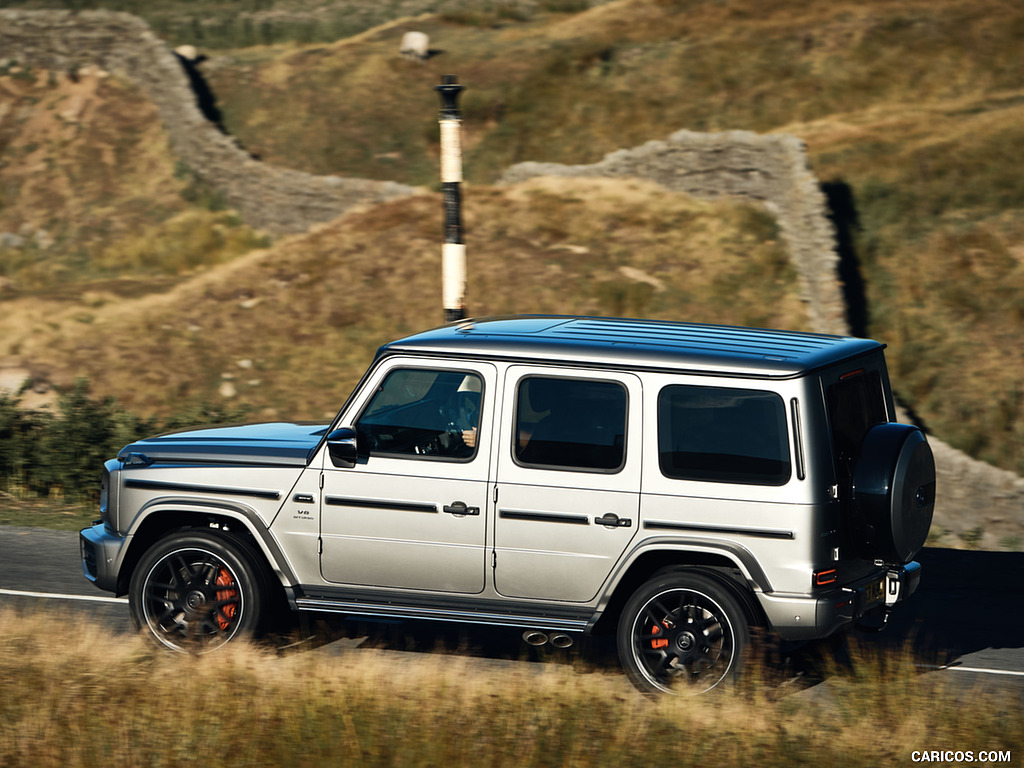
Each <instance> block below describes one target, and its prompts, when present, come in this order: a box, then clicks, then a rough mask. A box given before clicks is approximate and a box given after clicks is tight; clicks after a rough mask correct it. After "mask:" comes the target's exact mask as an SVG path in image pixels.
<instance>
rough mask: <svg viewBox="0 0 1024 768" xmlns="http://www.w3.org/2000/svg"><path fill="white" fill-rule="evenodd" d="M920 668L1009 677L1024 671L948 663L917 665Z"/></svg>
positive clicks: (1018, 675) (1021, 674)
mask: <svg viewBox="0 0 1024 768" xmlns="http://www.w3.org/2000/svg"><path fill="white" fill-rule="evenodd" d="M919 666H920V667H921V668H922V669H934V670H937V671H940V672H979V673H981V674H986V675H1010V676H1011V677H1024V672H1016V671H1014V670H1012V669H989V668H988V667H954V666H950V665H948V664H947V665H943V666H941V667H939V666H935V665H934V664H921V665H919Z"/></svg>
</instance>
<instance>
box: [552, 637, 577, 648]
mask: <svg viewBox="0 0 1024 768" xmlns="http://www.w3.org/2000/svg"><path fill="white" fill-rule="evenodd" d="M572 643H573V640H572V637H570V636H569V635H563V634H557V635H552V636H551V644H552V645H553V646H555V648H569V647H570V646H571V645H572Z"/></svg>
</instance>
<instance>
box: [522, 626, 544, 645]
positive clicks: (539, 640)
mask: <svg viewBox="0 0 1024 768" xmlns="http://www.w3.org/2000/svg"><path fill="white" fill-rule="evenodd" d="M523 640H524V641H525V642H527V643H529V644H530V645H544V643H546V642H547V641H548V636H547V635H545V634H544V633H543V632H538V631H537V630H536V629H528V630H526V631H525V632H523Z"/></svg>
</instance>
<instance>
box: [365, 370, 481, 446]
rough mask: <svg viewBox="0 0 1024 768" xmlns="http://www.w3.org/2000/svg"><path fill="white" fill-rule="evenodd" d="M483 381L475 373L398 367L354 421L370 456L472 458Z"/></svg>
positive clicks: (386, 378)
mask: <svg viewBox="0 0 1024 768" xmlns="http://www.w3.org/2000/svg"><path fill="white" fill-rule="evenodd" d="M482 394H483V381H481V379H480V376H478V375H477V374H475V373H468V372H466V371H439V370H430V369H423V368H399V369H396V370H394V371H391V372H390V373H389V374H388V375H387V376H386V377H385V378H384V381H382V382H381V384H380V386H379V387H378V388H377V392H376V393H375V394H374V396H373V398H372V399H371V400H370V403H369V405H367V406H366V409H365V410H364V411H363V413H362V415H361V416H360V417H359V420H358V421H357V422H356V431H357V433H358V434H359V444H360V447H363V448H365V450H368V451H369V453H370V455H371V456H375V455H376V456H381V455H385V456H387V455H390V456H403V457H410V456H415V457H417V458H420V457H422V458H434V459H447V460H449V461H452V460H455V461H468V460H470V459H472V458H473V456H474V455H475V454H476V445H477V432H478V430H479V427H480V403H481V396H482Z"/></svg>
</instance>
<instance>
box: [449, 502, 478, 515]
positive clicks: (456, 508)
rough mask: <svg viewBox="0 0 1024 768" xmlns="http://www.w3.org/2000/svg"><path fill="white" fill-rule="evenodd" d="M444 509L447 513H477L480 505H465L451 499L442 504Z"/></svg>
mask: <svg viewBox="0 0 1024 768" xmlns="http://www.w3.org/2000/svg"><path fill="white" fill-rule="evenodd" d="M444 511H445V512H447V513H448V514H449V515H479V514H480V507H467V506H466V503H465V502H462V501H453V502H452V503H451V504H445V505H444Z"/></svg>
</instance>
